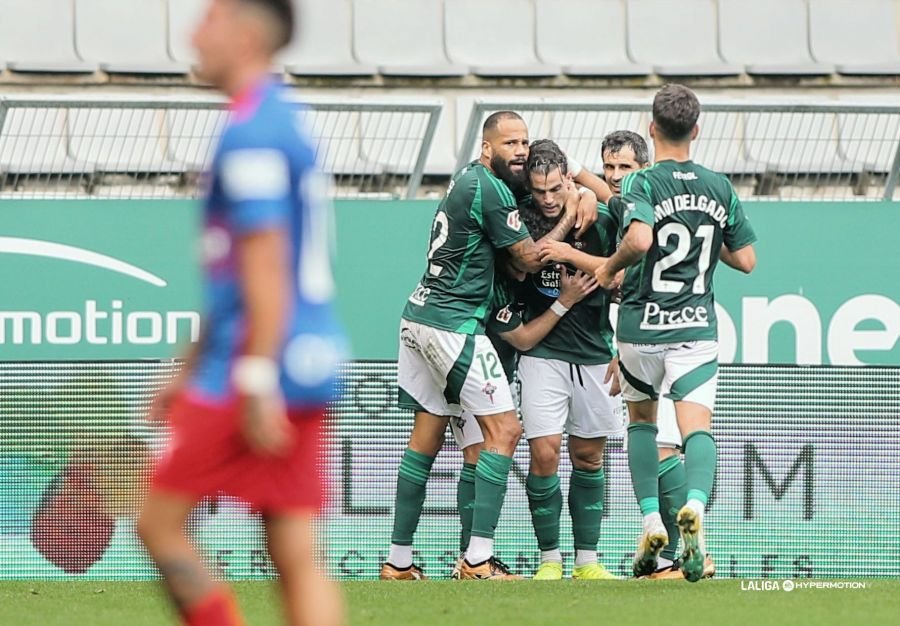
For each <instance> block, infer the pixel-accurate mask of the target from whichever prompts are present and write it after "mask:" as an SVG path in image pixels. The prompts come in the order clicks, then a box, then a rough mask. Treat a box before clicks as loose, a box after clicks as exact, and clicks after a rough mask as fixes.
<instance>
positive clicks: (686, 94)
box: [653, 84, 700, 141]
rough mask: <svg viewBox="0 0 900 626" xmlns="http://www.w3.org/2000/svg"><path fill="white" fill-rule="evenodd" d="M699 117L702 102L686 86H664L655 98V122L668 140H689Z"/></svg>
mask: <svg viewBox="0 0 900 626" xmlns="http://www.w3.org/2000/svg"><path fill="white" fill-rule="evenodd" d="M699 117H700V101H699V100H697V96H696V95H695V94H694V92H693V91H691V90H690V89H688V88H687V87H685V86H684V85H675V84H667V85H663V87H662V89H660V90H659V91H657V92H656V97H654V98H653V122H654V124H655V125H656V129H657V130H658V131H659V132H661V133H662V134H663V135H664V136H665V138H666V139H669V140H671V141H684V140H686V139H688V138H689V137H690V135H691V131H692V130H693V129H694V126H696V124H697V119H698V118H699Z"/></svg>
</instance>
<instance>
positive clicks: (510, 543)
mask: <svg viewBox="0 0 900 626" xmlns="http://www.w3.org/2000/svg"><path fill="white" fill-rule="evenodd" d="M176 368H177V365H176V364H175V363H173V362H171V361H168V362H157V361H139V362H127V361H117V362H106V363H84V362H78V363H66V362H61V363H40V364H32V363H0V387H2V389H3V390H4V393H2V394H0V579H8V578H74V577H86V578H95V579H110V578H111V579H122V578H140V579H145V578H152V577H154V576H155V575H156V571H155V570H154V568H153V566H152V564H151V563H150V561H149V559H148V558H147V556H146V554H145V552H144V551H143V549H142V548H141V545H140V542H139V540H138V537H137V535H136V533H135V529H134V518H135V515H136V511H137V507H138V505H139V502H140V496H141V489H140V487H141V485H142V482H141V479H140V477H141V475H142V467H143V462H145V461H146V460H148V459H149V458H150V457H151V456H152V455H153V454H154V453H156V452H158V451H159V450H160V449H161V445H162V443H163V438H164V432H163V430H162V429H161V428H158V427H153V426H151V425H150V424H148V423H147V422H146V421H145V420H144V418H143V415H144V412H145V411H146V407H147V404H148V402H149V399H150V397H151V395H152V393H153V391H154V389H156V388H157V387H158V386H159V385H160V384H162V383H163V382H165V381H166V380H168V379H169V378H170V377H171V376H172V375H173V374H174V373H175V371H176ZM341 381H342V384H343V388H344V393H343V395H342V398H341V399H340V400H339V401H338V402H336V403H335V404H334V406H333V407H332V411H331V428H330V437H329V439H328V444H327V447H326V451H325V467H324V469H325V471H326V472H327V474H328V475H329V476H330V485H331V498H330V503H329V505H328V507H327V514H326V516H325V518H324V522H323V527H322V531H323V532H324V533H325V535H326V536H327V555H326V559H327V567H328V570H329V571H330V572H331V573H332V574H333V575H335V576H337V577H340V578H342V579H359V578H370V579H371V578H375V577H377V576H378V571H379V568H380V565H381V563H382V562H383V561H384V560H385V559H386V558H387V551H388V547H389V544H390V535H391V522H392V518H393V506H392V505H393V499H394V490H395V488H396V480H397V467H398V463H399V461H400V458H401V456H402V454H403V450H404V448H405V447H406V443H407V439H408V437H409V432H410V428H411V425H412V414H411V412H409V411H404V410H401V409H399V408H397V406H396V402H395V398H396V364H394V363H390V362H373V361H357V362H353V363H348V364H347V365H346V366H345V367H344V368H343V371H342V372H341ZM713 430H714V433H715V435H716V443H717V447H718V451H719V462H718V472H717V478H716V483H715V486H714V489H713V494H712V498H711V501H710V505H709V508H708V513H707V517H706V520H705V527H706V533H707V539H708V545H709V548H710V551H711V552H712V555H713V557H714V558H715V560H716V563H717V567H718V574H717V576H719V577H739V578H747V577H754V578H755V577H777V578H807V577H810V578H812V577H816V578H823V577H825V578H835V577H863V576H864V577H897V576H900V558H898V556H900V499H898V498H897V476H898V475H900V456H898V454H897V450H898V449H900V368H897V367H865V368H861V367H790V366H771V365H762V366H759V365H726V366H723V367H722V369H721V373H720V379H719V393H718V399H717V410H716V419H715V420H714V422H713ZM514 462H515V463H514V466H513V469H512V474H511V477H510V481H509V490H508V492H507V496H506V503H505V505H504V508H503V514H502V517H501V519H500V522H499V525H498V529H497V531H498V534H497V550H498V552H497V553H498V555H499V556H500V557H501V558H503V559H504V560H506V561H507V562H508V563H509V565H510V566H511V567H513V569H514V570H515V571H516V572H518V573H521V574H525V575H530V574H532V573H533V572H534V568H535V567H536V566H537V560H538V555H539V552H538V547H537V544H536V542H535V539H534V532H533V530H532V528H531V516H530V513H529V508H528V500H527V496H526V493H525V488H524V481H525V475H526V474H527V471H528V448H527V444H526V443H525V442H524V441H522V442H521V443H520V444H519V447H518V449H517V450H516V453H515V456H514ZM461 467H462V454H461V453H460V451H459V449H458V448H457V447H456V446H455V445H454V444H453V443H452V438H451V437H448V443H447V445H446V446H445V449H444V450H443V451H442V452H441V454H440V455H439V456H438V457H437V459H436V461H435V464H434V467H433V468H432V471H431V477H430V480H429V483H428V495H427V499H426V501H425V509H424V515H423V517H422V520H421V522H420V524H419V528H418V531H417V533H416V537H415V544H414V548H415V550H416V562H417V563H420V564H422V565H423V566H424V567H425V568H426V572H427V573H428V575H429V576H433V577H435V578H441V577H445V576H447V575H448V574H449V570H450V566H451V564H452V563H453V561H454V560H455V558H456V556H457V554H458V551H459V516H458V514H457V512H456V485H457V481H458V479H459V471H460V468H461ZM604 471H605V475H606V494H605V499H604V518H603V522H602V525H601V535H600V543H599V550H600V553H601V559H602V561H603V562H604V564H606V566H607V567H609V568H610V570H611V571H613V572H614V573H616V574H617V575H622V576H626V575H628V572H629V568H630V559H631V554H632V551H633V550H634V546H635V542H636V540H637V535H638V533H639V531H640V524H641V521H640V512H639V510H638V507H637V504H636V503H635V501H634V495H633V492H632V488H631V481H630V476H629V471H628V459H627V455H626V453H625V452H624V450H623V448H622V439H621V438H612V439H610V440H609V441H608V442H607V446H606V454H605V457H604ZM570 475H571V464H570V463H569V460H568V455H565V454H563V455H562V461H561V467H560V478H561V480H562V482H563V487H562V489H563V493H566V491H567V487H566V485H567V484H568V480H569V476H570ZM561 523H562V529H561V532H562V534H561V549H562V550H563V553H564V555H565V558H566V567H567V570H568V569H569V568H571V565H572V554H571V553H572V534H571V524H570V518H569V514H568V511H567V510H566V509H564V513H563V516H562V520H561ZM189 527H190V529H191V531H192V534H193V535H194V536H195V537H196V538H197V540H198V543H199V544H200V546H201V547H202V551H203V553H204V554H205V555H206V556H207V558H208V559H209V561H210V562H211V563H212V564H214V565H216V566H217V567H219V568H220V569H221V570H222V572H223V574H224V575H225V576H227V577H229V578H234V579H246V578H267V577H270V576H271V575H272V574H273V571H272V569H271V565H270V563H269V562H268V560H267V559H266V556H265V547H264V541H263V534H262V529H261V524H260V520H259V516H258V515H254V514H252V513H251V512H250V511H249V510H248V509H247V507H246V506H244V505H242V504H240V503H239V502H236V501H234V500H232V499H225V498H220V499H218V500H216V501H215V502H212V501H205V502H204V503H202V504H201V506H199V507H198V508H197V509H196V510H195V512H194V513H193V514H192V516H191V518H190V520H189Z"/></svg>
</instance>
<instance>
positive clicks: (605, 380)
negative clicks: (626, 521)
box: [519, 140, 624, 580]
mask: <svg viewBox="0 0 900 626" xmlns="http://www.w3.org/2000/svg"><path fill="white" fill-rule="evenodd" d="M526 169H527V170H528V175H529V187H530V190H531V192H532V196H531V197H530V198H529V199H527V200H526V201H525V202H524V203H523V204H522V205H521V208H520V215H521V216H522V219H523V221H524V222H525V223H526V225H527V226H528V229H529V231H530V232H531V234H532V236H533V237H539V236H540V235H541V234H543V233H544V232H546V231H548V230H550V229H551V228H553V227H554V226H555V224H556V222H557V220H559V219H560V217H561V216H562V208H563V203H564V201H565V194H566V191H565V188H566V181H567V179H568V177H569V176H568V167H567V160H566V156H565V154H563V152H562V150H560V148H559V146H557V145H556V144H555V143H554V142H552V141H550V140H541V141H536V142H534V143H533V144H532V145H531V149H530V153H529V157H528V164H527V167H526ZM598 214H599V219H598V221H597V224H596V225H595V228H593V229H591V230H590V231H589V232H588V233H586V234H585V235H584V237H582V238H581V239H580V240H575V238H574V237H567V238H566V239H567V241H568V242H569V244H570V245H572V246H577V247H578V248H580V249H581V250H583V251H584V253H587V254H592V255H600V256H604V257H608V256H609V255H611V254H612V253H613V251H614V250H615V245H616V234H617V231H618V225H617V222H616V221H615V220H614V219H613V217H612V215H610V213H609V211H608V210H607V209H606V208H605V207H603V208H602V210H600V211H599V212H598ZM568 273H569V269H568V268H566V267H565V266H561V265H555V264H554V265H547V266H545V267H543V268H541V270H540V271H538V272H534V273H532V274H530V275H529V276H528V278H527V279H526V280H525V282H524V283H523V286H522V288H521V289H520V293H521V298H522V300H523V301H524V303H525V317H526V319H530V318H532V317H534V316H537V315H542V314H544V313H545V311H547V310H548V309H550V310H557V311H559V312H560V313H566V316H565V317H564V318H563V319H562V321H560V323H559V324H557V325H556V327H555V328H554V329H553V330H552V331H551V332H550V333H548V335H547V336H546V337H545V338H544V340H543V341H541V342H540V343H539V344H537V345H536V346H535V347H534V348H533V349H531V350H528V351H525V352H523V353H522V355H521V357H520V359H519V380H520V382H521V385H522V422H523V425H524V427H525V436H526V438H527V439H528V446H529V450H530V452H531V462H530V466H529V474H528V477H527V480H526V483H525V488H526V491H527V494H528V502H529V508H530V509H531V515H532V523H533V526H534V531H535V535H536V537H537V540H538V547H539V548H540V550H541V564H540V566H539V567H538V569H537V571H536V572H535V575H534V579H535V580H558V579H560V578H562V571H563V568H562V554H561V552H560V543H559V541H560V537H559V534H560V529H559V526H560V516H561V511H562V492H561V489H560V480H559V474H558V472H559V461H560V449H561V445H562V435H563V433H564V432H565V433H566V434H567V435H568V450H569V457H570V459H571V461H572V466H573V470H572V475H571V480H570V484H569V497H568V501H569V512H570V514H571V516H572V531H573V535H574V543H575V568H574V570H573V574H572V576H573V578H576V579H588V580H602V579H611V578H615V577H614V576H613V575H612V574H610V573H609V572H608V571H607V570H606V569H605V568H604V567H603V566H602V565H601V564H599V563H598V561H597V542H598V541H599V538H600V522H601V520H602V517H603V492H604V482H605V476H604V473H603V449H604V446H605V443H606V438H607V437H609V436H617V435H620V434H621V433H622V430H623V428H624V423H623V416H622V410H621V408H622V407H621V403H620V402H618V401H616V400H614V398H613V396H615V395H618V393H619V389H618V380H617V378H616V372H617V359H616V357H615V349H614V346H613V329H612V324H611V323H610V320H609V305H610V294H609V293H607V292H605V291H602V290H597V291H595V292H594V293H592V294H591V295H590V296H589V297H587V298H585V299H584V300H583V301H582V302H581V303H579V304H578V305H576V306H575V307H574V308H572V309H571V310H570V311H566V309H564V308H562V307H560V305H559V303H558V302H555V299H556V297H557V294H558V293H559V284H560V281H561V280H564V277H565V276H566V275H567V274H568ZM578 273H579V274H580V273H581V272H580V271H579V272H578Z"/></svg>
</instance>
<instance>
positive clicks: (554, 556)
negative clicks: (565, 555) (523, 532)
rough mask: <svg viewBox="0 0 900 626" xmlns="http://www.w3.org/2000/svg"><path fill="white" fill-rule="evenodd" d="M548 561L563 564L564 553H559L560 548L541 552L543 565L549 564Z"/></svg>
mask: <svg viewBox="0 0 900 626" xmlns="http://www.w3.org/2000/svg"><path fill="white" fill-rule="evenodd" d="M548 561H552V562H553V563H560V564H561V563H562V552H560V551H559V548H556V549H554V550H541V563H547V562H548Z"/></svg>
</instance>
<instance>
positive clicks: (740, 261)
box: [719, 244, 756, 274]
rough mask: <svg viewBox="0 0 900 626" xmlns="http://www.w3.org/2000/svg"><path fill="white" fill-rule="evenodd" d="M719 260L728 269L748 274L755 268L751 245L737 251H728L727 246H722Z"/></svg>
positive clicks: (753, 250)
mask: <svg viewBox="0 0 900 626" xmlns="http://www.w3.org/2000/svg"><path fill="white" fill-rule="evenodd" d="M719 259H721V261H722V262H723V263H725V265H727V266H728V267H733V268H734V269H736V270H738V271H740V272H744V273H745V274H749V273H750V272H752V271H753V269H754V268H755V267H756V250H755V249H754V248H753V245H752V244H751V245H748V246H744V247H743V248H739V249H737V250H729V249H728V247H727V246H724V245H723V246H722V251H721V252H720V253H719Z"/></svg>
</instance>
